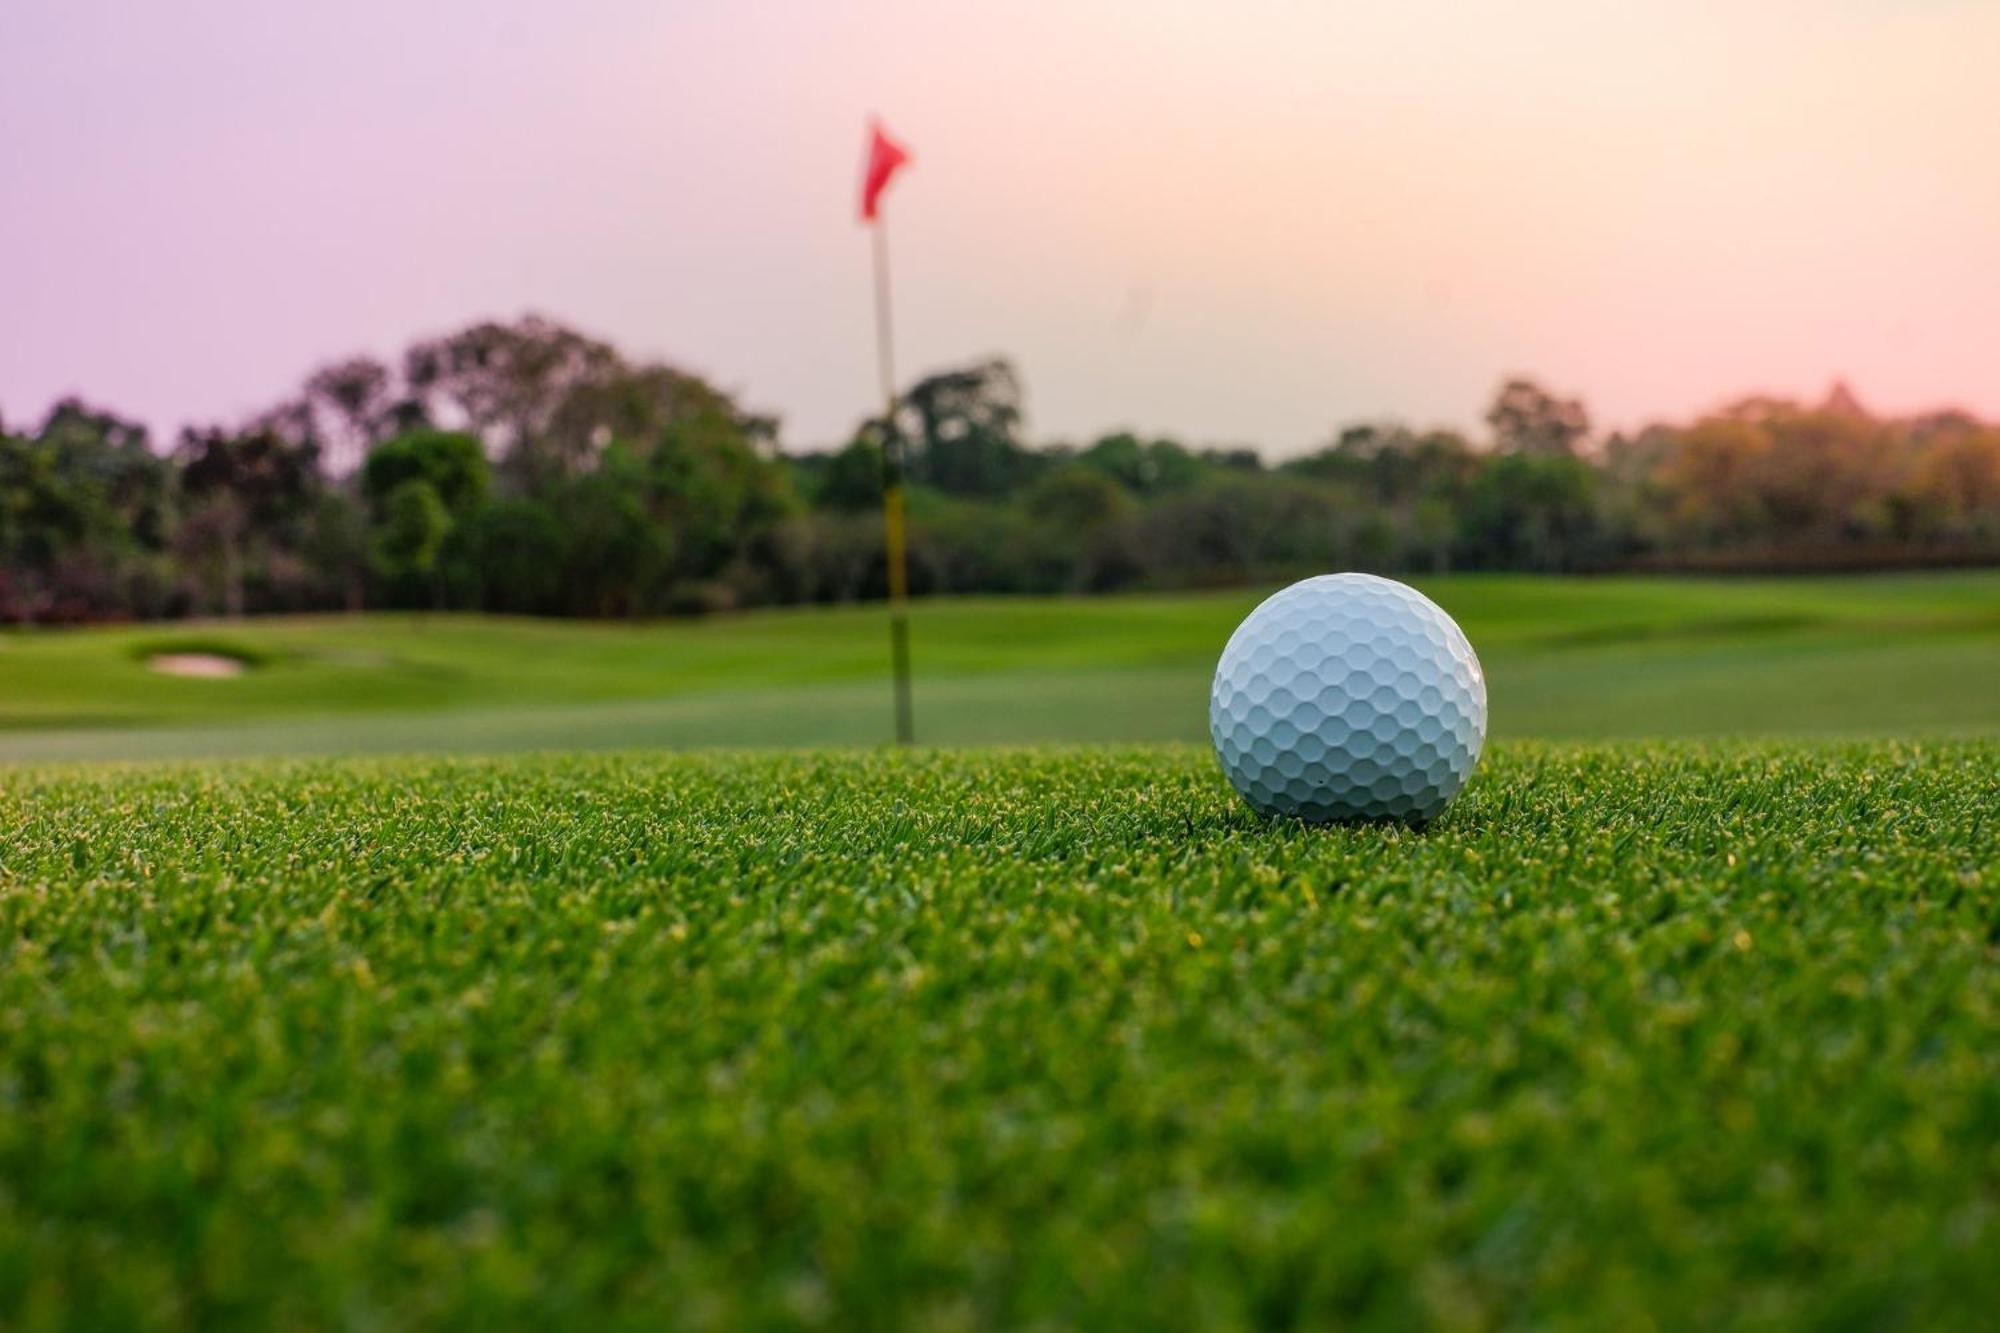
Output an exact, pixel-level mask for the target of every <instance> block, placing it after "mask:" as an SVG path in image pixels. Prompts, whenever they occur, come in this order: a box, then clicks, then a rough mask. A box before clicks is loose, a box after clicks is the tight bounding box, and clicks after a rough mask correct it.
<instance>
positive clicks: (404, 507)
mask: <svg viewBox="0 0 2000 1333" xmlns="http://www.w3.org/2000/svg"><path fill="white" fill-rule="evenodd" d="M450 532H451V511H450V510H448V509H446V508H445V504H444V501H443V500H441V499H439V498H438V493H437V490H436V488H434V487H433V486H432V485H431V484H430V483H429V482H428V481H424V480H421V479H419V478H414V477H413V478H411V479H409V480H407V481H405V482H402V483H401V484H400V485H398V486H397V487H396V489H395V490H393V491H391V492H390V493H389V496H388V499H387V500H386V502H385V503H384V505H383V511H382V522H381V524H380V525H379V526H378V527H377V528H376V530H375V540H374V554H375V566H376V568H377V569H379V570H381V571H382V573H383V574H384V575H386V576H387V577H389V578H391V579H396V580H400V581H403V582H408V583H414V584H418V585H421V586H424V587H426V588H427V589H428V592H429V596H428V597H427V598H426V600H427V601H429V602H432V603H434V602H435V601H436V584H435V582H434V580H433V579H432V575H433V574H434V573H436V571H437V564H438V555H439V553H441V552H442V551H443V550H444V542H445V537H446V536H447V535H449V534H450Z"/></svg>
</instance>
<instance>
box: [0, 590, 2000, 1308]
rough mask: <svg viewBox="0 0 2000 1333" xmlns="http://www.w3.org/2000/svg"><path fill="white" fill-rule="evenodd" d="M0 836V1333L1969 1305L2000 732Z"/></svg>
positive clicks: (220, 787)
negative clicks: (1400, 812)
mask: <svg viewBox="0 0 2000 1333" xmlns="http://www.w3.org/2000/svg"><path fill="white" fill-rule="evenodd" d="M1128 605H1130V604H1128ZM1138 605H1139V607H1140V612H1143V611H1144V610H1145V609H1146V608H1145V604H1138ZM1137 613H1139V612H1135V614H1137ZM508 632H512V631H511V629H510V630H509V631H508ZM1495 637H1496V638H1497V636H1495ZM0 826H4V827H5V828H6V829H7V830H8V833H7V834H6V835H5V838H4V841H3V842H0V848H4V852H3V853H0V1326H4V1327H9V1328H20V1329H34V1328H39V1327H44V1326H59V1325H68V1326H85V1327H106V1328H114V1327H115V1328H145V1327H187V1328H213V1327H228V1326H236V1325H256V1326H286V1327H335V1326H371V1327H372V1326H379V1327H407V1326H425V1325H433V1326H434V1325H443V1326H462V1327H494V1326H538V1327H545V1326H548V1325H550V1324H558V1325H562V1326H575V1327H616V1326H626V1327H658V1326H681V1327H714V1328H742V1327H796V1326H813V1325H831V1326H837V1327H848V1328H892V1327H929V1328H946V1329H949V1328H982V1327H992V1328H1018V1327H1061V1326H1077V1327H1096V1328H1102V1327H1126V1328H1148V1329H1174V1328H1202V1329H1227V1328H1250V1327H1265V1328H1268V1327H1282V1326H1289V1325H1295V1324H1297V1325H1306V1326H1317V1327H1325V1326H1332V1325H1337V1324H1352V1325H1359V1326H1369V1327H1379V1328H1396V1329H1401V1328H1408V1327H1413V1326H1444V1327H1462V1328H1489V1327H1525V1326H1542V1327H1550V1326H1553V1327H1574V1328H1593V1329H1594V1328H1628V1327H1640V1326H1646V1325H1648V1324H1653V1325H1666V1326H1674V1327H1687V1328H1713V1327H1758V1328H1769V1327H1780V1326H1814V1327H1911V1328H1940V1327H1978V1326H1981V1325H1986V1326H1990V1324H1988V1321H1989V1320H1990V1318H1991V1314H1992V1311H1993V1310H1994V1309H1995V1308H2000V969H1996V966H1995V951H1996V944H2000V871H1996V866H2000V743H1995V742H1992V741H1965V742H1955V743H1943V744H1936V745H1924V746H1918V745H1913V744H1907V743H1894V742H1882V743H1871V744H1858V743H1857V744H1834V743H1818V744H1810V745H1798V744H1773V743H1742V742H1730V743H1720V744H1714V743H1711V744H1708V745H1697V744H1691V743H1682V744H1673V745H1626V746H1620V747H1616V748H1611V747H1569V746H1548V745H1542V744H1516V745H1512V746H1502V747H1500V748H1498V749H1497V750H1496V751H1495V752H1493V753H1491V754H1490V755H1489V756H1488V759H1487V761H1486V763H1485V765H1484V766H1483V768H1482V769H1481V771H1480V773H1479V775H1478V776H1477V778H1476V779H1475V781H1474V784H1473V786H1472V787H1471V788H1470V789H1469V790H1468V792H1467V793H1466V795H1465V796H1464V797H1463V798H1462V799H1461V801H1460V802H1459V803H1458V804H1457V805H1455V806H1454V807H1453V808H1452V809H1451V810H1450V811H1448V812H1447V813H1446V815H1445V816H1444V817H1443V818H1441V819H1440V820H1439V821H1437V822H1436V823H1435V824H1433V825H1432V826H1431V827H1430V828H1429V829H1427V830H1424V831H1421V832H1419V831H1413V830H1409V829H1402V828H1384V827H1367V828H1351V829H1339V828H1336V829H1325V830H1315V829H1309V828H1305V827H1301V826H1297V825H1293V824H1283V823H1281V824H1267V823H1262V822H1259V821H1257V820H1255V819H1253V818H1252V817H1251V816H1250V815H1249V814H1248V813H1247V811H1246V810H1245V809H1244V808H1243V807H1242V806H1241V805H1240V804H1238V803H1237V802H1236V801H1235V800H1234V798H1233V796H1232V795H1231V794H1230V793H1229V792H1228V790H1227V789H1226V787H1225V786H1224V785H1223V783H1222V782H1221V780H1220V778H1219V777H1218V776H1217V774H1216V773H1215V770H1214V767H1213V764H1212V761H1211V760H1210V759H1209V757H1208V755H1207V754H1206V753H1205V752H1203V751H1202V750H1200V749H1198V748H1192V747H1188V748H1182V747H1164V748H1150V749H1125V750H1114V751H1090V750H1058V751H1035V750H1023V751H987V752H973V753H960V754H929V755H925V754H918V755H913V756H896V755H886V754H880V753H876V754H867V753H849V754H847V755H796V754H795V755H761V756H760V755H745V754H734V755H715V754H709V755H696V756H680V757H674V756H660V755H651V756H637V755H612V756H600V757H589V756H570V757H531V758H511V759H508V758H501V759H484V760H471V759H458V760H437V759H434V760H396V761H387V760H343V761H338V762H329V761H318V762H298V761H293V762H288V763H279V764H249V765H241V764H239V765H206V766H193V765H178V766H137V767H105V766H99V767H89V768H31V769H15V770H13V771H11V772H9V773H7V774H5V775H0Z"/></svg>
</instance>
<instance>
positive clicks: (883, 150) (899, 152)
mask: <svg viewBox="0 0 2000 1333" xmlns="http://www.w3.org/2000/svg"><path fill="white" fill-rule="evenodd" d="M909 160H910V154H909V150H907V149H906V148H904V147H903V145H901V144H899V143H897V142H896V141H895V140H894V139H891V138H890V137H889V136H888V135H887V134H885V133H883V131H882V122H881V121H879V120H878V121H874V122H872V123H871V124H870V125H869V127H868V169H867V171H866V172H865V173H864V174H863V175H862V178H861V220H862V221H863V222H873V221H874V220H875V216H876V213H877V212H878V211H879V209H878V205H879V203H880V201H881V198H882V191H883V190H885V189H887V188H888V187H889V178H890V177H891V176H893V175H895V174H896V172H897V170H898V169H899V168H901V167H902V165H903V164H904V163H905V162H908V161H909Z"/></svg>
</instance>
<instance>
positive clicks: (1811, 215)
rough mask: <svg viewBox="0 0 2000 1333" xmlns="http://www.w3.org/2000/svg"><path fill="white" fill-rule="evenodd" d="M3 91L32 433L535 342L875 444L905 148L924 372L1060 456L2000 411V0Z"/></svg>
mask: <svg viewBox="0 0 2000 1333" xmlns="http://www.w3.org/2000/svg"><path fill="white" fill-rule="evenodd" d="M0 59H4V60H5V62H6V73H5V76H4V77H0V420H4V421H6V422H8V423H10V424H13V425H26V424H29V423H31V422H32V421H34V420H36V419H38V418H39V416H40V415H41V414H42V413H43V412H44V411H45V410H46V409H47V407H48V406H49V404H50V403H51V402H52V401H53V400H54V399H55V398H56V397H58V396H59V395H62V394H66V393H71V392H76V393H81V394H83V395H85V396H86V397H87V398H89V399H90V400H92V401H93V402H96V403H99V404H102V405H105V406H108V407H111V408H114V409H116V410H119V411H122V412H125V413H127V414H130V415H135V416H138V417H140V418H142V419H144V420H147V421H148V422H150V423H151V424H152V425H153V426H154V429H155V431H156V432H158V433H161V434H168V433H171V431H173V430H174V429H176V428H177V427H178V426H179V425H180V424H182V423H186V422H190V421H201V422H208V421H221V422H231V421H236V420H239V419H241V418H243V417H244V416H246V415H248V414H249V413H251V412H253V411H255V410H256V409H258V408H260V407H262V406H265V405H267V404H269V403H271V402H273V401H275V400H276V399H278V398H279V397H281V396H282V395H284V394H286V393H287V392H289V391H290V390H291V389H292V388H294V387H295V386H296V385H297V384H298V383H299V382H300V381H301V380H302V379H303V378H304V376H305V375H306V374H307V373H308V372H309V371H310V370H311V369H312V368H313V367H314V366H316V365H319V364H321V363H323V362H325V361H328V360H331V359H333V358H334V357H336V356H341V355H345V354H349V353H352V352H357V351H370V352H374V353H375V354H377V355H385V356H386V355H392V354H394V353H395V352H397V351H398V350H399V349H400V348H402V347H403V346H404V345H406V344H407V343H408V342H410V341H411V340H413V339H415V338H417V337H420V336H431V335H435V334H438V333H442V332H446V331H448V330H451V329H453V328H456V327H459V326H461V325H463V324H465V323H467V322H469V321H470V320H472V319H475V318H481V317H488V316H497V317H512V316H515V315H519V314H522V313H525V312H529V311H536V312H541V313H545V314H547V315H550V316H553V317H555V318H557V319H560V320H563V321H565V322H568V323H571V324H574V325H575V326H577V327H579V328H581V329H583V330H584V331H586V332H589V333H593V334H596V335H598V336H601V337H605V338H607V339H609V340H611V341H612V342H614V343H616V344H618V345H619V346H621V347H623V348H625V349H627V350H628V351H630V352H633V353H635V354H639V355H644V356H648V357H657V358H663V359H665V360H668V361H671V362H673V363H675V364H677V365H680V366H683V367H685V368H688V369H691V370H694V371H697V372H699V373H701V374H704V375H706V376H708V377H710V378H711V379H713V380H714V381H715V382H717V383H718V384H720V385H721V386H723V387H724V388H727V389H729V390H731V391H732V392H734V393H736V394H738V395H739V396H740V398H741V400H742V401H743V402H744V403H745V405H746V406H748V407H750V408H752V409H755V410H758V411H765V412H772V413H775V414H777V415H779V416H780V417H781V418H782V419H783V422H784V438H785V441H786V443H787V446H788V447H792V448H805V447H812V446H818V445H825V444H830V443H836V442H838V441H839V440H841V439H842V438H844V437H845V435H846V434H847V432H848V431H849V430H850V429H851V428H852V426H853V424H854V422H855V421H856V420H857V419H858V418H860V417H861V416H862V415H864V414H865V413H867V412H868V411H869V410H870V408H871V403H872V400H873V397H874V394H875V383H876V377H875V368H874V362H873V357H874V344H873V341H872V329H871V324H870V318H871V316H870V307H869V299H870V286H869V283H870V277H869V267H868V238H867V235H866V233H865V231H864V230H863V229H862V228H861V226H860V224H859V223H858V221H857V219H856V216H855V194H856V189H857V182H858V178H859V171H860V159H861V151H862V146H863V141H864V132H865V127H866V124H867V121H868V118H869V117H870V116H871V115H875V114H879V115H880V116H882V117H883V118H884V120H885V121H886V122H887V124H888V125H889V127H890V128H891V130H892V131H893V132H894V133H895V134H896V135H897V136H898V137H899V138H900V139H902V140H903V141H904V142H906V143H907V144H908V145H909V146H910V148H911V150H912V152H913V154H914V161H913V162H912V164H911V166H910V167H909V169H908V170H907V171H906V172H905V174H904V175H903V176H902V177H900V178H899V179H898V180H897V181H896V183H895V184H894V186H893V187H892V192H891V194H890V196H889V198H888V205H887V213H888V225H889V227H890V229H891V230H890V241H891V250H892V254H893V257H894V274H895V288H896V290H895V295H896V307H895V315H896V328H897V358H898V362H899V369H900V370H901V371H902V372H903V378H904V379H905V380H907V379H909V378H911V377H913V376H914V375H916V374H919V373H921V372H923V371H925V370H929V369H936V368H940V367H944V366H947V365H951V364H954V363H957V362H963V361H965V360H967V359H970V358H973V357H980V356H985V355H990V354H995V353H1003V354H1006V355H1008V356H1010V357H1012V358H1013V359H1014V361H1015V363H1016V364H1017V366H1018V367H1019V368H1020V370H1021V373H1022V376H1023V379H1024V381H1025V383H1026V386H1027V394H1028V402H1027V408H1028V424H1029V429H1030V432H1031V434H1032V435H1033V437H1034V438H1036V439H1038V440H1053V439H1069V440H1079V441H1080V440H1087V439H1089V438H1091V437H1093V436H1095V435H1097V434H1099V433H1101V432H1104V431H1108V430H1112V429H1120V428H1130V429H1136V430H1140V431H1144V432H1149V433H1167V434H1174V435H1177V436H1180V437H1182V438H1184V439H1187V440H1190V441H1193V442H1198V443H1208V444H1249V445H1254V446H1257V447H1259V448H1261V449H1263V450H1264V451H1265V452H1266V453H1267V454H1268V455H1271V456H1274V457H1276V456H1282V455H1286V454H1290V453H1296V452H1299V451H1301V450H1304V449H1308V448H1311V447H1315V446H1316V445H1318V444H1320V443H1322V442H1324V441H1325V440H1326V439H1327V438H1328V437H1329V436H1330V434H1331V433H1332V432H1333V431H1334V430H1335V429H1336V428H1337V426H1338V425H1340V424H1341V423H1344V422H1350V421H1356V420H1398V421H1403V422H1406V423H1409V424H1412V425H1416V426H1430V425H1446V426H1456V427H1460V428H1470V427H1474V426H1476V424H1477V422H1478V420H1479V418H1480V416H1481V415H1482V413H1483V410H1484V407H1485V404H1486V402H1487V400H1488V399H1489V398H1490V397H1491V395H1492V393H1493V390H1494V389H1495V387H1496V386H1497V385H1498V384H1499V383H1500V381H1501V380H1502V379H1504V378H1505V377H1507V376H1509V375H1512V374H1516V373H1529V374H1533V375H1534V376H1536V377H1537V378H1539V379H1541V380H1542V381H1544V382H1545V383H1547V384H1548V385H1550V386H1551V387H1552V388H1554V389H1557V390H1559V391H1562V392H1565V393H1570V394H1576V395H1579V396H1581V397H1582V398H1583V399H1584V400H1585V401H1586V403H1587V404H1589V406H1590V408H1591V410H1592V414H1593V417H1594V419H1595V420H1596V421H1597V422H1598V423H1599V424H1600V426H1603V427H1630V426H1634V425H1638V424H1641V423H1643V422H1644V421H1647V420H1650V419H1656V418H1661V417H1665V418H1677V417H1684V416H1687V415H1689V414H1691V413H1694V412H1697V411H1700V410H1703V409H1706V408H1709V407H1713V406H1716V405H1718V404H1721V403H1724V402H1726V401H1728V400H1730V399H1732V398H1735V397H1738V396H1741V395H1742V394H1744V393H1747V392H1751V391H1758V392H1772V393H1780V394H1788V395H1794V396H1805V397H1812V398H1817V397H1818V396H1820V395H1821V394H1822V393H1824V392H1825V390H1826V388H1827V386H1828V384H1829V383H1830V382H1831V381H1832V380H1833V379H1834V378H1835V377H1844V378H1846V379H1847V380H1848V381H1849V382H1850V383H1851V384H1852V385H1853V386H1854V388H1855V390H1856V391H1857V393H1858V394H1859V395H1860V396H1861V398H1862V400H1863V401H1864V402H1865V403H1867V404H1868V405H1869V406H1871V407H1874V408H1877V409H1880V410H1890V411H1911V410H1918V409H1923V408H1928V407H1933V406H1939V405H1944V404H1953V405H1959V406H1965V407H1969V408H1972V409H1974V410H1978V411H1982V412H1984V413H1987V414H1996V415H2000V79H1996V78H1995V77H1993V70H1994V69H1995V68H1996V66H2000V4H1994V3H1982V2H1979V0H1798V2H1796V3H1794V2H1792V0H1737V2H1736V3H1707V2H1706V0H1663V2H1659V3H1655V0H1621V2H1620V3H1616V4H1606V3H1603V0H1548V2H1546V3H1544V2H1539V0H1508V2H1506V3H1500V2H1495V3H1484V2H1478V0H1472V2H1463V3H1450V4H1445V3H1435V2H1433V0H1382V2H1380V3H1377V2H1375V0H1366V2H1363V0H1349V2H1346V3H1334V0H1230V2H1228V3H1225V2H1224V0H1211V2H1209V3H1194V2H1192V0H1059V2H1051V3H1015V4H999V3H980V4H963V3H954V2H953V0H798V2H797V3H758V2H757V0H573V2H572V3H565V4H549V3H544V2H543V0H421V2H415V3H413V2H411V0H340V2H339V3H317V4H316V3H286V4H272V3H269V0H176V3H173V4H159V3H154V2H153V0H127V2H126V3H109V2H107V0H7V4H6V11H5V14H4V17H0Z"/></svg>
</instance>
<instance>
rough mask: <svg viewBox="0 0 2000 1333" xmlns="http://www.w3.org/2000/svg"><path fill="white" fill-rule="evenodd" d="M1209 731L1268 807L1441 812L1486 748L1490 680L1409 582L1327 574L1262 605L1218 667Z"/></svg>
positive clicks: (1329, 815) (1330, 812) (1314, 813)
mask: <svg viewBox="0 0 2000 1333" xmlns="http://www.w3.org/2000/svg"><path fill="white" fill-rule="evenodd" d="M1208 731H1209V736H1210V737H1211V738H1212V739H1213V740H1214V741H1215V753H1216V756H1217V757H1218V758H1220V759H1221V760H1222V771H1223V772H1224V773H1226V774H1228V776H1229V781H1230V783H1231V784H1232V785H1233V786H1234V787H1235V788H1236V790H1237V791H1239V792H1241V793H1242V794H1243V799H1244V800H1246V801H1248V802H1249V803H1250V804H1251V806H1252V807H1253V808H1255V809H1256V810H1257V811H1258V812H1259V813H1260V814H1265V815H1292V816H1295V817H1297V818H1299V819H1305V820H1311V821H1313V822H1315V823H1323V822H1326V821H1329V820H1337V819H1405V820H1416V821H1421V820H1426V819H1430V818H1432V817H1433V816H1435V815H1436V814H1438V812H1440V811H1441V810H1443V809H1444V808H1445V806H1447V805H1449V804H1450V803H1451V798H1452V797H1454V796H1456V795H1458V790H1459V788H1461V787H1463V786H1464V785H1465V780H1466V779H1467V778H1468V777H1470V776H1471V775H1472V766H1473V765H1474V764H1476V763H1478V762H1479V750H1480V747H1481V746H1482V745H1484V744H1485V742H1486V675H1485V673H1484V672H1482V671H1481V670H1480V669H1479V658H1478V657H1477V656H1475V655H1474V654H1473V651H1472V645H1471V644H1470V643H1468V642H1466V638H1465V634H1464V632H1463V631H1461V630H1460V629H1459V627H1458V624H1457V622H1456V621H1454V620H1453V619H1452V618H1451V617H1450V616H1448V615H1446V614H1445V613H1444V611H1443V609H1442V608H1440V607H1439V606H1438V604H1437V603H1436V602H1433V601H1432V600H1431V599H1430V598H1428V597H1426V596H1424V595H1423V594H1422V593H1420V592H1418V591H1417V590H1416V589H1415V588H1412V587H1410V586H1409V585H1408V584H1405V583H1398V582H1396V581H1395V580H1394V579H1384V578H1377V577H1375V576H1374V575H1373V574H1325V575H1321V576H1320V577H1318V578H1311V579H1305V580H1303V581H1301V582H1298V583H1294V584H1293V585H1292V586H1291V587H1289V588H1286V589H1285V590H1284V591H1282V592H1279V593H1274V594H1273V595H1272V596H1270V597H1269V598H1267V599H1265V601H1264V602H1263V603H1262V604H1261V605H1259V606H1258V607H1257V609H1256V610H1254V611H1252V612H1251V613H1250V614H1249V615H1248V616H1247V617H1245V618H1244V621H1243V623H1242V624H1241V625H1238V626H1237V627H1236V633H1234V634H1232V635H1230V636H1229V644H1228V646H1227V647H1225V648H1224V649H1223V650H1222V660H1221V661H1220V662H1218V663H1217V664H1216V667H1215V684H1214V686H1213V688H1212V689H1211V690H1210V692H1209V702H1208Z"/></svg>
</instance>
